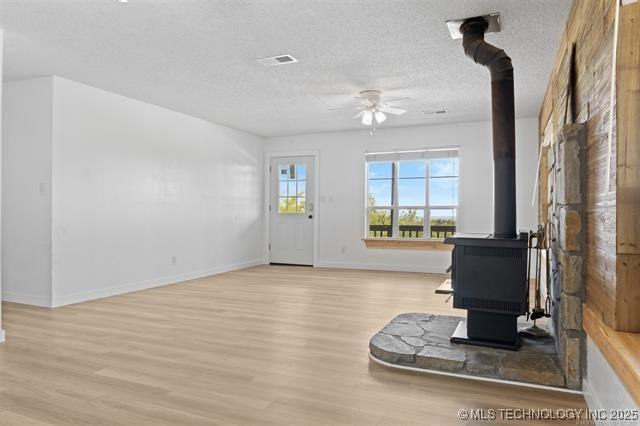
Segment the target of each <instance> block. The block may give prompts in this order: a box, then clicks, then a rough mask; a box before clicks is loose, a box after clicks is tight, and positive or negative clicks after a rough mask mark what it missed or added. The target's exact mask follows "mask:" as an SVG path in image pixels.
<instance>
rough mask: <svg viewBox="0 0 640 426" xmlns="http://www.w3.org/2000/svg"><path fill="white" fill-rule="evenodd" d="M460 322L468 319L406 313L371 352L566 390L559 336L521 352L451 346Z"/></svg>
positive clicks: (375, 340)
mask: <svg viewBox="0 0 640 426" xmlns="http://www.w3.org/2000/svg"><path fill="white" fill-rule="evenodd" d="M460 321H466V319H465V318H462V317H455V316H447V315H432V314H426V313H406V314H400V315H398V316H397V317H395V318H394V319H393V320H392V321H391V322H390V323H389V324H387V325H386V326H384V328H383V329H382V330H380V332H378V333H377V334H376V335H375V336H373V337H372V338H371V340H370V341H369V351H370V352H371V355H372V356H373V357H375V358H376V359H379V360H381V361H385V362H387V363H391V364H397V365H401V366H406V367H414V368H422V369H425V370H438V371H444V372H449V373H457V374H463V375H470V376H479V377H487V378H492V379H501V380H511V381H517V382H524V383H533V384H538V385H544V386H554V387H565V379H564V375H563V373H562V370H561V369H560V364H559V360H558V356H557V354H556V346H555V342H554V339H553V338H551V337H550V338H546V339H538V340H533V339H529V338H522V347H521V348H520V350H519V351H509V350H503V349H494V348H485V347H481V346H472V345H464V344H458V343H451V342H450V341H449V338H450V337H451V335H452V334H453V332H454V330H455V329H456V327H457V326H458V323H459V322H460ZM526 325H528V324H522V326H526Z"/></svg>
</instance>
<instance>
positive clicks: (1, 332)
mask: <svg viewBox="0 0 640 426" xmlns="http://www.w3.org/2000/svg"><path fill="white" fill-rule="evenodd" d="M3 35H4V34H3V31H2V29H1V28H0V81H2V69H3V67H2V58H3V56H4V55H3V54H2V47H3V45H4V43H3ZM1 86H2V85H1V84H0V176H2V173H1V172H2V170H1V167H2V166H1V164H2V158H1V155H2V154H1V152H2V99H3V98H2V87H1ZM0 179H1V177H0ZM1 188H2V182H0V195H2V194H1V192H2V189H1ZM0 198H1V197H0ZM0 207H1V206H0ZM1 211H2V209H1V208H0V215H1V214H2V213H1ZM1 219H2V218H1V217H0V220H1ZM0 233H1V231H0ZM0 237H1V235H0ZM0 250H2V249H1V248H0ZM1 259H2V256H1V253H0V343H2V342H4V329H3V328H2V263H1V262H2V260H1Z"/></svg>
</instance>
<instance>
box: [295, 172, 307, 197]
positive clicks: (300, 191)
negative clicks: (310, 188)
mask: <svg viewBox="0 0 640 426" xmlns="http://www.w3.org/2000/svg"><path fill="white" fill-rule="evenodd" d="M298 176H299V175H298ZM296 186H297V190H296V195H297V196H298V197H304V196H305V194H306V190H305V189H306V182H305V181H303V180H299V181H297V182H296Z"/></svg>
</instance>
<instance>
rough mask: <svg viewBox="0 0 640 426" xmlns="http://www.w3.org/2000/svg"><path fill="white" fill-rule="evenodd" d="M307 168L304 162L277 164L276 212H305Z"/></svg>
mask: <svg viewBox="0 0 640 426" xmlns="http://www.w3.org/2000/svg"><path fill="white" fill-rule="evenodd" d="M306 172H307V170H306V166H305V165H304V164H284V165H280V166H278V213H280V214H302V213H304V212H305V200H306V193H307V191H306V185H307V181H306V179H307V176H306V175H307V173H306Z"/></svg>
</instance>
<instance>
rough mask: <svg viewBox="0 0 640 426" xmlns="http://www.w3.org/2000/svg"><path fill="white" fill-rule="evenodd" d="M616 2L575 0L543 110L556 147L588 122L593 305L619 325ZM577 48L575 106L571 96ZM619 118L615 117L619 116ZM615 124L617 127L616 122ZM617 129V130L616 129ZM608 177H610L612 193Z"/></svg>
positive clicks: (544, 169)
mask: <svg viewBox="0 0 640 426" xmlns="http://www.w3.org/2000/svg"><path fill="white" fill-rule="evenodd" d="M615 1H616V0H574V3H573V6H572V10H571V12H570V15H569V19H568V21H567V25H566V28H565V32H564V34H563V37H562V41H561V43H560V47H559V50H558V53H557V56H556V61H555V65H554V68H553V71H552V73H551V76H550V79H549V83H548V86H547V91H546V94H545V97H544V101H543V105H542V108H541V111H540V122H539V134H540V143H541V144H543V142H545V141H547V143H554V142H555V141H554V139H555V135H556V134H557V132H558V131H560V130H561V129H562V126H563V125H564V124H565V123H571V122H572V121H573V118H575V121H576V122H585V123H586V125H587V152H586V169H587V176H586V192H587V193H586V197H585V200H586V209H585V210H586V224H583V226H586V258H585V260H586V280H587V285H586V288H587V304H588V305H589V307H590V308H591V309H592V310H593V311H594V312H596V313H597V314H598V315H600V316H601V317H602V318H603V319H604V321H605V322H606V323H607V324H610V325H613V324H614V322H615V296H616V203H615V200H616V184H615V182H616V180H615V179H616V177H615V173H616V168H615V164H616V159H615V151H616V150H615V148H616V134H615V131H614V133H613V141H612V144H611V147H612V149H611V155H612V157H611V169H610V170H607V156H608V155H609V151H608V146H609V145H608V132H609V120H610V117H609V115H610V114H609V111H610V87H611V86H610V84H611V71H612V69H611V66H612V60H613V58H612V54H613V51H612V47H613V33H614V31H613V28H614V16H615ZM574 48H575V57H574V64H575V71H574V76H575V83H574V94H573V98H574V99H575V105H574V106H573V108H572V105H571V103H570V102H569V99H570V97H571V96H570V92H569V80H570V79H569V74H570V65H571V54H572V50H573V49H574ZM613 120H615V114H614V116H613ZM614 124H615V123H614ZM614 130H615V126H614ZM546 152H547V150H546V149H544V148H543V156H542V162H543V164H542V166H541V167H540V170H541V173H540V176H539V182H540V185H539V188H540V189H539V191H540V192H539V197H540V198H539V201H540V202H539V205H540V211H539V215H540V220H541V221H544V222H547V221H548V207H549V206H548V194H547V191H548V189H547V188H548V185H547V180H548V166H547V164H546V159H547V154H546ZM607 179H610V183H609V187H608V191H607V183H606V181H607Z"/></svg>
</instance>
